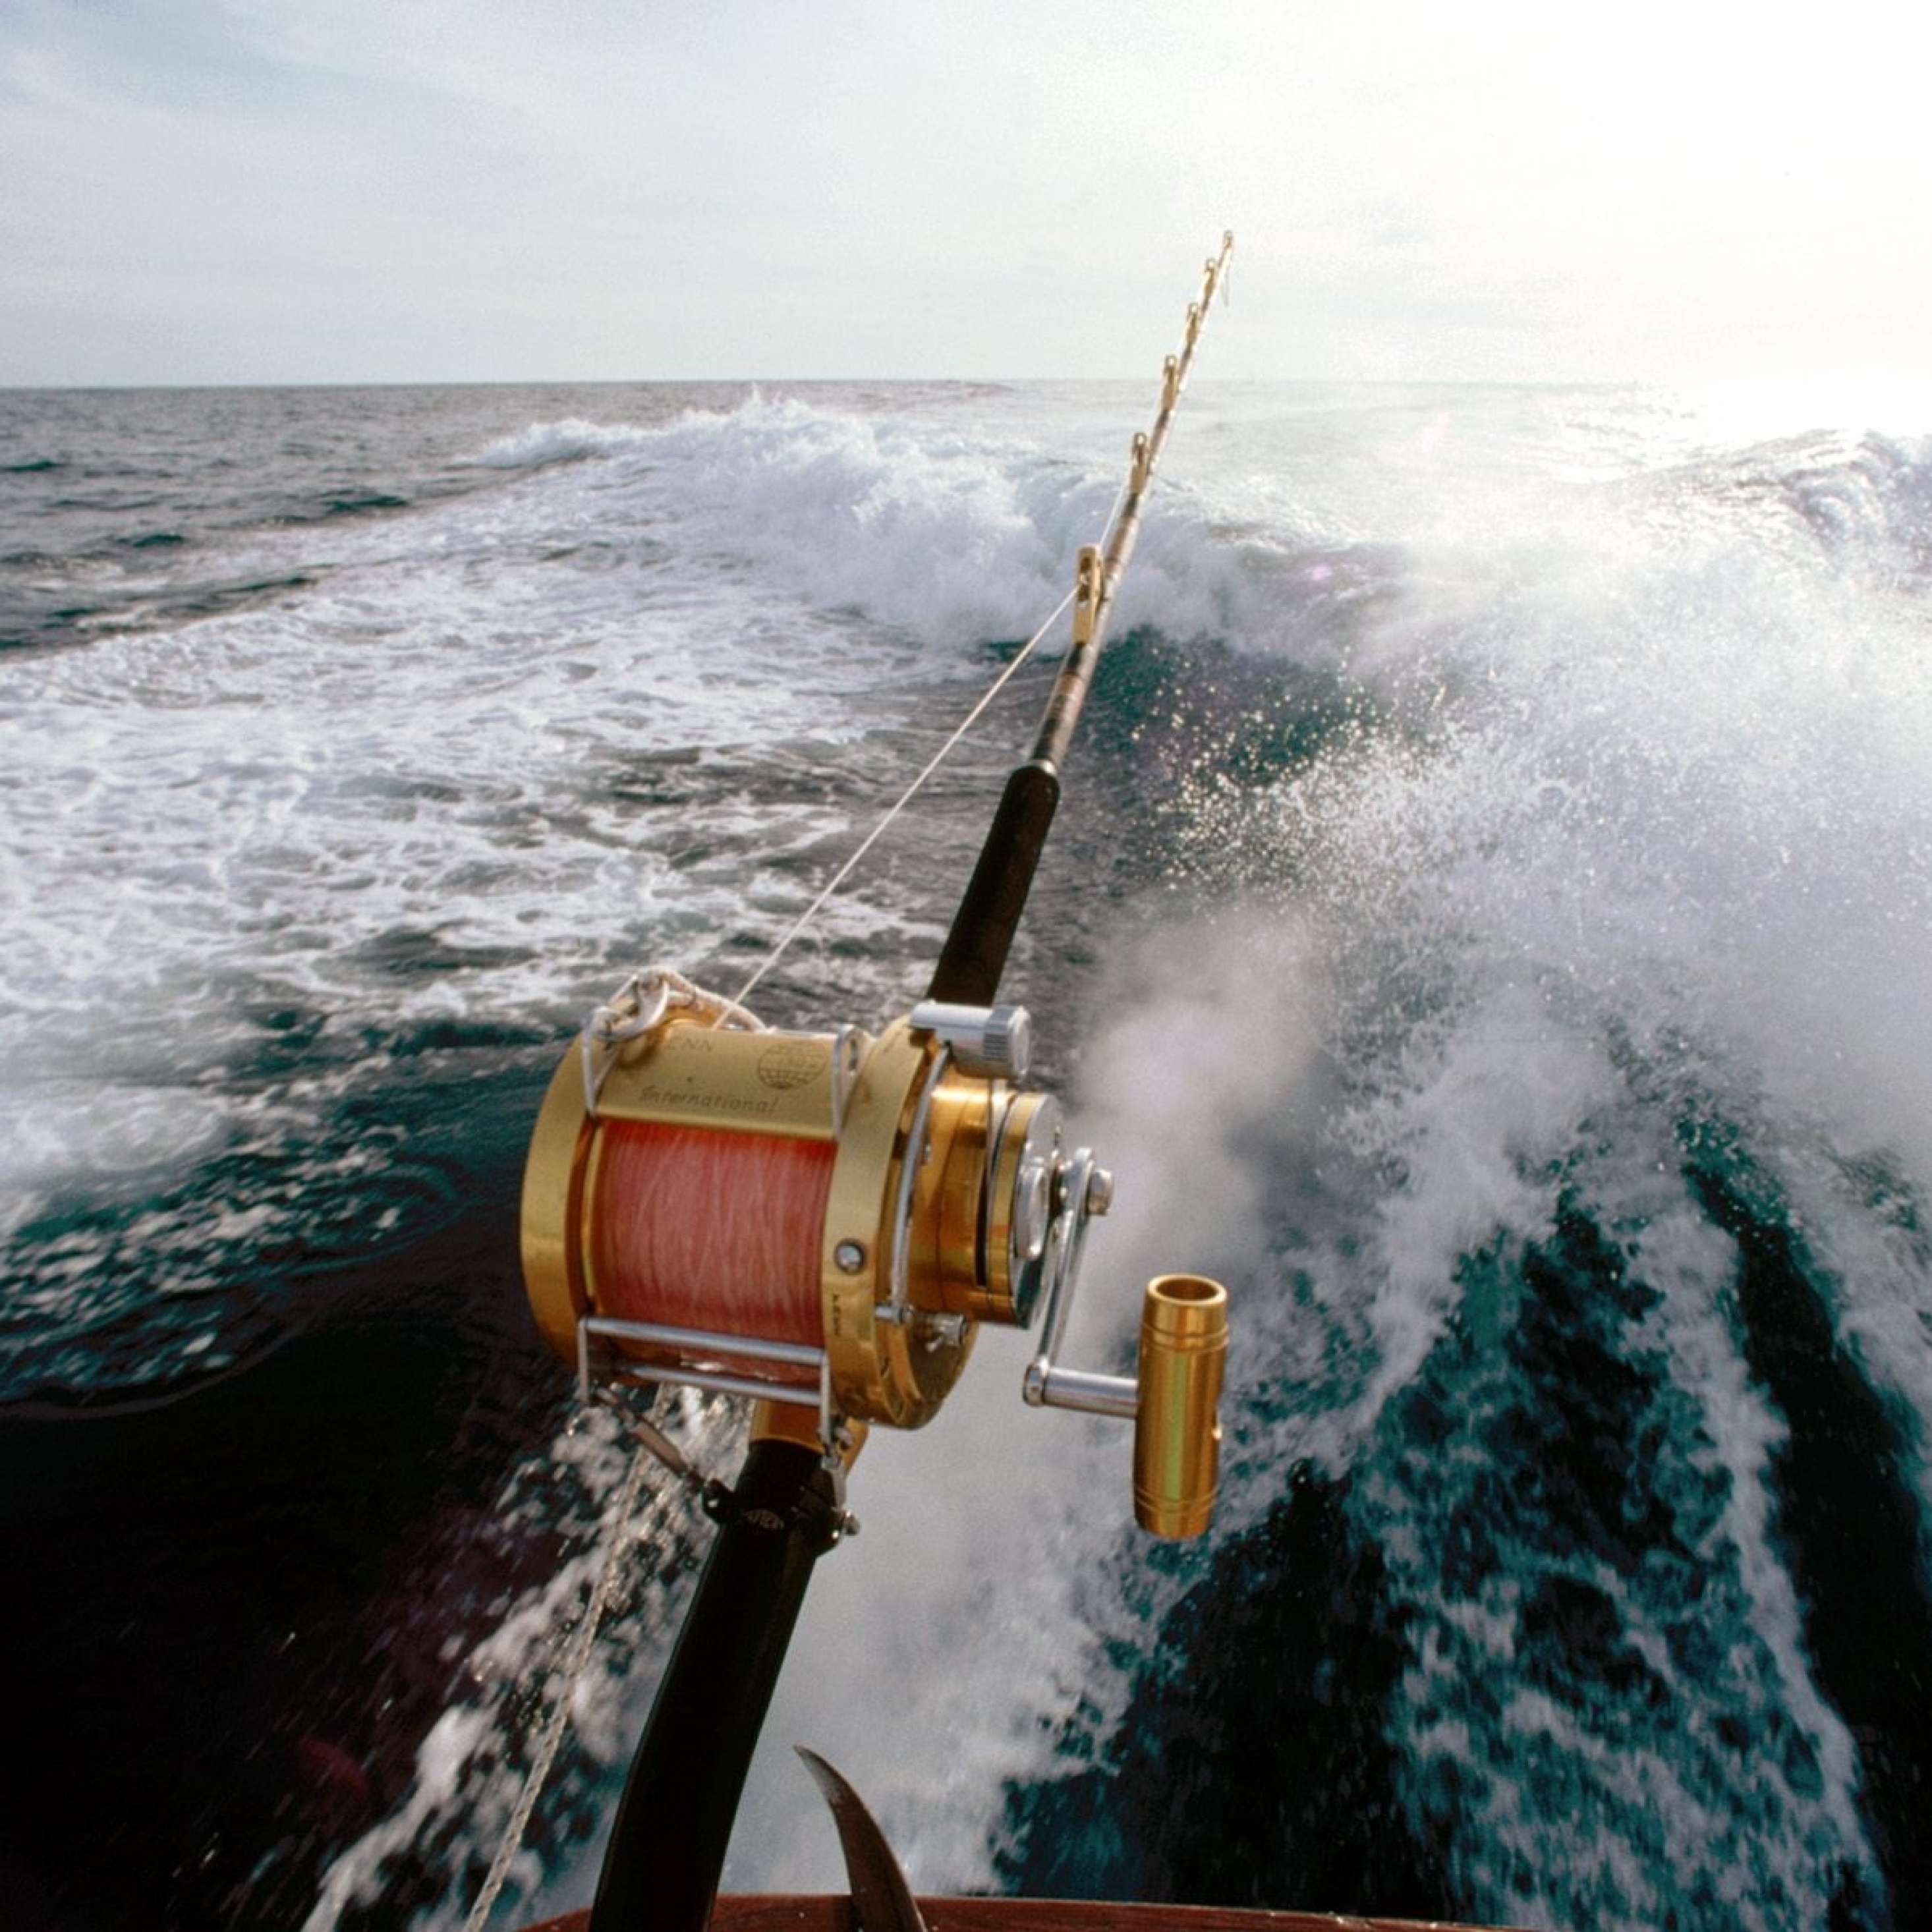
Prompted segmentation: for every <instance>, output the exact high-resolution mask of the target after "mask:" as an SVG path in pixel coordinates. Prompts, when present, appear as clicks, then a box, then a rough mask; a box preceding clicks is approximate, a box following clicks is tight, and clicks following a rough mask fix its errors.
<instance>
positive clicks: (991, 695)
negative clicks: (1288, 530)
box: [735, 491, 1125, 1006]
mask: <svg viewBox="0 0 1932 1932" xmlns="http://www.w3.org/2000/svg"><path fill="white" fill-rule="evenodd" d="M1122 494H1123V495H1124V494H1125V492H1124V491H1123V492H1122ZM1116 507H1118V499H1116ZM1109 520H1110V521H1111V520H1112V519H1111V517H1110V518H1109ZM1072 602H1073V592H1072V591H1069V592H1067V595H1065V596H1064V597H1063V598H1061V600H1060V601H1059V602H1058V604H1055V606H1054V607H1053V608H1052V610H1051V611H1049V613H1048V614H1047V617H1046V622H1044V623H1043V624H1042V625H1040V628H1039V629H1038V630H1037V631H1034V634H1033V635H1032V636H1031V637H1029V638H1028V640H1026V642H1025V643H1024V644H1022V646H1020V649H1019V655H1018V656H1016V658H1014V659H1013V662H1012V663H1011V664H1008V665H1007V667H1006V669H1005V670H1003V671H1001V673H1000V674H999V676H998V677H996V678H995V679H994V680H993V682H992V684H991V685H989V686H988V687H987V688H986V691H985V692H984V693H983V695H982V696H981V697H980V701H979V703H977V704H976V705H974V707H973V708H972V709H971V711H969V712H967V714H966V715H965V717H964V718H962V719H961V720H960V721H959V724H958V725H957V726H956V727H955V729H954V730H953V735H952V736H950V738H948V739H947V741H946V742H945V743H944V744H943V745H941V746H940V748H939V749H938V751H935V752H934V754H932V757H931V758H930V759H929V760H927V762H926V767H925V769H923V770H922V771H921V772H920V773H919V775H918V777H916V778H914V779H913V781H912V783H911V784H909V785H907V787H906V788H905V790H904V791H903V792H902V793H901V794H900V795H899V798H898V802H897V803H896V804H895V805H893V806H892V809H891V810H890V811H888V812H887V813H886V815H885V817H883V818H882V819H880V820H879V822H878V823H877V824H876V825H875V826H873V827H872V829H871V831H870V832H868V833H867V834H866V835H865V839H864V841H862V843H861V844H860V845H859V849H858V850H856V852H854V853H853V854H852V856H851V857H850V858H849V859H847V860H846V861H845V862H844V865H841V866H840V867H839V868H838V871H835V873H833V874H832V877H831V879H830V880H829V882H828V883H826V886H825V889H824V890H823V891H822V892H820V894H819V895H818V896H817V898H815V899H814V900H813V901H812V902H811V904H809V905H808V906H807V907H805V910H804V911H802V913H799V916H798V917H797V918H796V919H793V922H791V924H790V926H789V927H787V929H786V930H785V932H784V935H783V936H782V937H781V938H780V939H779V941H778V944H776V945H775V946H774V947H772V950H771V951H770V952H769V953H767V954H766V956H765V957H764V959H763V961H762V962H760V965H759V966H758V968H757V971H755V972H754V973H753V974H752V975H751V977H750V978H749V979H748V980H746V981H745V983H744V984H743V985H742V986H740V987H739V989H738V992H737V998H736V1001H735V1004H737V1005H739V1006H742V1005H743V1004H744V1003H745V1000H746V999H747V998H748V997H749V996H750V994H751V989H752V988H753V987H754V986H756V985H757V983H758V982H759V981H760V980H762V979H763V977H765V975H766V974H767V973H769V971H771V970H772V968H773V967H774V966H775V965H777V964H778V961H779V959H781V957H782V956H783V955H784V951H785V949H786V948H787V947H788V946H790V944H791V943H792V941H793V940H794V939H796V938H797V937H798V936H799V934H800V933H801V932H803V931H804V930H805V928H806V927H807V926H809V925H810V924H811V922H812V921H813V920H814V919H816V918H817V916H818V915H819V913H820V912H821V911H822V910H823V909H824V906H825V902H826V900H828V899H829V898H831V896H832V894H833V893H834V892H836V891H837V890H838V888H839V887H840V886H842V885H843V884H844V883H845V881H846V880H847V879H848V878H850V877H851V875H852V873H853V869H854V868H856V866H857V865H858V863H859V860H860V859H862V858H864V857H865V854H866V853H868V852H869V851H870V850H871V849H872V847H874V845H875V844H877V843H878V841H879V840H880V838H882V837H883V835H884V834H885V832H886V828H887V827H888V826H889V825H890V824H891V823H892V820H894V819H895V818H896V817H898V815H899V814H900V813H901V812H902V811H904V809H905V808H906V807H907V805H910V803H911V802H913V799H915V798H916V796H918V795H919V791H920V790H921V789H922V787H923V786H924V785H925V784H926V781H927V779H929V778H931V777H932V775H933V773H934V772H936V771H937V770H938V769H939V767H940V766H941V764H943V763H944V762H945V760H946V759H947V757H949V756H950V754H951V753H952V751H953V747H954V746H955V745H957V744H958V743H959V741H960V739H962V738H963V737H965V735H966V733H968V731H970V730H972V728H973V727H974V725H975V724H977V723H978V722H979V721H980V714H981V713H982V712H984V711H985V709H986V707H987V706H988V705H989V704H991V703H992V701H993V700H994V699H995V698H996V697H998V696H999V694H1000V693H1001V691H1002V690H1004V688H1005V686H1006V683H1007V679H1009V678H1010V677H1011V676H1013V673H1015V672H1016V670H1019V667H1020V666H1021V665H1022V664H1025V662H1026V661H1027V659H1028V658H1030V657H1031V656H1032V655H1033V653H1034V649H1035V647H1036V646H1037V645H1038V644H1039V643H1040V640H1041V638H1043V637H1045V636H1046V634H1047V632H1048V631H1050V630H1052V628H1053V627H1054V625H1055V623H1057V622H1058V621H1059V619H1060V617H1061V613H1063V612H1064V611H1065V610H1066V608H1067V605H1068V604H1071V603H1072Z"/></svg>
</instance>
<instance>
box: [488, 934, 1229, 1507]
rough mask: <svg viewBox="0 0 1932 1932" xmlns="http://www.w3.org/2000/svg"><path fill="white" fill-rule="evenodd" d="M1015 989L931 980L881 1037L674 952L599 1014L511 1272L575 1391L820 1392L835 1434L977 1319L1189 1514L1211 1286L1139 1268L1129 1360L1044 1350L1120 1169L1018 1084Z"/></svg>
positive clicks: (956, 1343)
mask: <svg viewBox="0 0 1932 1932" xmlns="http://www.w3.org/2000/svg"><path fill="white" fill-rule="evenodd" d="M1030 1046H1031V1024H1030V1022H1029V1020H1028V1016H1027V1013H1026V1011H1025V1009H1024V1008H1023V1007H1011V1006H1004V1007H990V1008H985V1007H963V1006H955V1005H949V1004H941V1003H937V1002H929V1003H927V1004H925V1005H922V1006H920V1007H915V1008H914V1009H913V1011H912V1012H911V1013H910V1014H908V1015H907V1016H905V1017H904V1019H900V1020H897V1021H895V1022H893V1023H892V1025H889V1026H888V1027H887V1028H886V1029H885V1031H883V1033H881V1034H880V1035H879V1036H878V1037H877V1038H873V1037H870V1036H868V1035H867V1034H864V1033H862V1032H860V1031H858V1030H857V1029H856V1028H842V1029H841V1030H840V1031H836V1032H833V1033H824V1034H813V1033H790V1032H782V1031H776V1030H774V1029H771V1028H765V1027H762V1026H760V1025H758V1024H757V1022H755V1021H754V1020H752V1019H751V1016H749V1015H748V1014H746V1013H743V1012H742V1010H739V1009H737V1008H735V1007H730V1005H729V1004H727V1003H726V1002H724V1001H719V1000H717V999H715V998H712V996H709V995H704V994H703V993H700V992H699V991H698V989H696V988H694V987H692V986H690V985H689V983H688V982H686V981H684V980H681V979H679V978H678V977H677V976H676V975H675V974H668V973H665V972H662V971H658V972H655V973H650V974H639V975H637V976H634V977H633V979H632V980H631V981H630V982H629V983H628V984H627V985H626V986H625V988H624V989H622V992H620V993H619V995H617V996H616V998H614V999H613V1001H610V1003H609V1004H607V1005H606V1006H604V1007H600V1008H599V1009H598V1012H597V1013H596V1014H595V1016H592V1020H591V1022H590V1024H589V1026H587V1027H586V1029H585V1031H584V1032H583V1035H582V1037H581V1039H580V1042H579V1044H578V1046H577V1050H576V1051H574V1052H572V1053H571V1055H569V1056H568V1058H566V1059H565V1061H564V1063H563V1064H562V1066H561V1067H559V1069H558V1070H557V1073H556V1076H555V1077H554V1078H553V1080H552V1081H551V1083H550V1091H549V1092H548V1094H547V1096H546V1097H545V1099H544V1103H543V1106H542V1109H541V1112H540V1113H539V1115H538V1120H537V1124H536V1130H535V1135H534V1136H533V1138H532V1142H531V1146H530V1152H529V1163H528V1166H527V1167H526V1172H525V1175H524V1183H523V1275H524V1281H525V1284H526V1287H527V1289H528V1292H529V1299H530V1306H531V1308H532V1311H533V1312H534V1313H535V1316H536V1319H537V1322H538V1326H539V1328H541V1330H542V1331H543V1333H544V1337H545V1338H546V1340H547V1341H548V1342H549V1343H550V1346H551V1348H552V1349H553V1350H555V1351H556V1353H557V1354H558V1355H560V1356H562V1357H563V1358H565V1360H566V1361H573V1362H574V1364H575V1365H576V1367H577V1371H578V1374H579V1376H580V1382H581V1383H582V1385H583V1392H584V1394H585V1395H586V1397H589V1395H590V1394H592V1391H593V1390H595V1389H598V1388H608V1387H611V1386H614V1385H626V1384H631V1385H634V1384H653V1383H659V1382H671V1383H682V1384H685V1385H690V1386H694V1387H697V1388H706V1389H712V1390H718V1391H723V1392H724V1393H726V1394H733V1395H740V1396H748V1397H753V1398H754V1399H757V1400H763V1401H765V1402H768V1403H777V1404H779V1405H781V1406H782V1407H781V1411H780V1412H779V1413H778V1417H777V1418H776V1419H775V1421H774V1422H773V1423H772V1427H773V1428H774V1429H775V1430H776V1432H777V1433H787V1434H791V1435H793V1436H799V1435H801V1434H802V1433H805V1430H806V1429H807V1428H808V1427H809V1426H810V1425H808V1424H806V1423H805V1417H806V1416H808V1415H811V1412H814V1411H815V1412H816V1427H815V1435H816V1439H817V1442H818V1443H819V1444H820V1447H821V1448H822V1449H823V1452H824V1454H826V1457H827V1458H828V1460H829V1459H832V1458H833V1457H848V1456H849V1454H850V1450H851V1447H852V1444H853V1430H852V1429H851V1427H850V1425H851V1424H871V1423H879V1424H886V1425H889V1426H890V1427H896V1428H902V1429H909V1428H916V1427H919V1425H920V1424H923V1423H925V1422H926V1421H929V1420H930V1419H931V1418H932V1416H933V1415H935V1414H936V1413H937V1412H938V1409H939V1407H940V1406H941V1403H943V1402H944V1400H945V1399H946V1397H947V1394H948V1393H949V1392H950V1390H951V1388H952V1387H953V1383H954V1382H956V1380H957V1379H958V1377H959V1373H960V1371H961V1370H962V1368H963V1367H965V1362H966V1359H967V1357H968V1354H969V1353H970V1352H971V1349H972V1346H973V1340H974V1335H975V1333H976V1332H977V1327H978V1325H979V1324H980V1323H981V1322H995V1323H998V1324H999V1325H1002V1326H1004V1327H1010V1328H1027V1327H1028V1326H1029V1325H1031V1322H1032V1321H1033V1319H1034V1314H1035V1313H1036V1311H1037V1310H1040V1308H1042V1307H1044V1310H1045V1323H1044V1334H1045V1337H1046V1340H1045V1341H1044V1343H1043V1346H1042V1348H1041V1349H1040V1352H1039V1354H1038V1355H1037V1356H1036V1358H1035V1359H1034V1363H1033V1364H1032V1366H1031V1368H1030V1369H1029V1370H1028V1375H1027V1379H1026V1384H1025V1395H1026V1397H1027V1399H1028V1400H1029V1401H1030V1402H1033V1403H1041V1404H1046V1405H1049V1406H1061V1407H1072V1408H1079V1409H1088V1410H1091V1411H1096V1412H1101V1413H1106V1414H1112V1415H1131V1416H1133V1417H1134V1418H1136V1427H1137V1447H1136V1461H1135V1471H1136V1473H1135V1493H1136V1513H1137V1514H1138V1515H1139V1520H1141V1522H1142V1525H1143V1526H1145V1527H1146V1528H1148V1529H1151V1530H1153V1531H1154V1532H1156V1533H1157V1534H1160V1535H1168V1536H1182V1535H1196V1534H1199V1532H1200V1531H1201V1530H1202V1529H1205V1527H1206V1526H1207V1522H1208V1516H1209V1514H1211V1510H1212V1508H1213V1501H1214V1491H1215V1488H1216V1485H1217V1480H1218V1455H1217V1451H1218V1445H1219V1441H1220V1425H1219V1422H1218V1421H1217V1406H1218V1402H1219V1397H1220V1380H1221V1364H1222V1361H1223V1355H1224V1353H1225V1350H1226V1338H1227V1315H1226V1292H1225V1291H1224V1290H1223V1289H1221V1288H1220V1287H1219V1286H1217V1285H1216V1284H1215V1283H1211V1282H1207V1281H1204V1280H1200V1279H1199V1278H1198V1277H1179V1276H1166V1277H1161V1278H1160V1280H1157V1281H1156V1282H1154V1283H1153V1284H1152V1285H1151V1286H1150V1288H1149V1289H1148V1295H1147V1304H1146V1310H1145V1318H1144V1320H1143V1322H1142V1343H1141V1359H1140V1370H1139V1376H1138V1379H1136V1380H1131V1381H1130V1380H1127V1379H1124V1378H1118V1377H1111V1376H1090V1375H1083V1374H1081V1373H1078V1372H1076V1371H1071V1370H1066V1369H1064V1368H1061V1367H1058V1366H1057V1365H1056V1364H1055V1362H1054V1361H1053V1359H1052V1358H1053V1356H1054V1355H1055V1354H1056V1353H1057V1352H1058V1347H1059V1344H1060V1340H1061V1336H1062V1334H1064V1329H1065V1326H1066V1322H1067V1314H1068V1311H1069V1309H1070V1303H1071V1295H1072V1289H1073V1277H1074V1274H1075V1271H1076V1268H1077V1265H1078V1262H1079V1256H1080V1252H1081V1249H1082V1244H1083V1239H1084V1235H1085V1229H1086V1226H1087V1223H1088V1220H1090V1219H1091V1217H1094V1215H1096V1214H1104V1213H1105V1212H1106V1208H1107V1206H1108V1205H1109V1201H1110V1199H1111V1197H1112V1179H1111V1177H1109V1175H1106V1173H1105V1172H1104V1171H1103V1170H1102V1169H1100V1168H1099V1167H1097V1166H1096V1165H1095V1163H1094V1158H1093V1156H1092V1154H1091V1153H1090V1152H1089V1151H1088V1150H1086V1149H1085V1148H1080V1149H1076V1150H1073V1151H1068V1150H1067V1148H1066V1147H1065V1145H1064V1131H1065V1130H1064V1121H1063V1118H1062V1115H1061V1109H1060V1107H1059V1105H1058V1103H1057V1102H1056V1101H1055V1100H1054V1099H1053V1098H1052V1097H1051V1096H1050V1095H1048V1094H1043V1093H1039V1092H1034V1091H1028V1090H1027V1089H1026V1088H1025V1087H1024V1086H1023V1085H1022V1082H1023V1081H1024V1079H1025V1075H1026V1072H1027V1067H1028V1058H1029V1052H1030Z"/></svg>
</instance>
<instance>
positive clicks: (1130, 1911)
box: [529, 1893, 1501, 1932]
mask: <svg viewBox="0 0 1932 1932" xmlns="http://www.w3.org/2000/svg"><path fill="white" fill-rule="evenodd" d="M918 1903H919V1912H920V1913H921V1915H922V1917H923V1918H925V1920H926V1927H927V1932H1474V1928H1470V1927H1461V1928H1457V1927H1451V1926H1450V1925H1448V1924H1446V1923H1445V1921H1442V1920H1440V1919H1433V1918H1431V1919H1419V1918H1360V1917H1355V1916H1351V1915H1348V1914H1346V1913H1344V1914H1340V1915H1337V1914H1334V1913H1331V1912H1262V1911H1250V1910H1235V1909H1224V1908H1221V1907H1218V1906H1201V1905H1140V1904H1123V1903H1113V1902H1111V1901H1109V1900H1091V1899H1082V1900H1073V1899H1057V1898H922V1899H920V1900H919V1901H918ZM856 1922H857V1921H856V1919H855V1918H854V1917H853V1911H852V1901H851V1900H850V1898H848V1897H845V1896H844V1895H843V1894H826V1893H765V1894H756V1895H747V1896H744V1897H721V1898H720V1899H719V1900H718V1903H717V1905H716V1906H715V1909H713V1911H712V1916H711V1924H712V1927H714V1928H716V1932H853V1928H854V1927H855V1926H856ZM589 1924H590V1914H589V1912H588V1911H583V1912H566V1913H565V1915H563V1916H562V1917H561V1918H550V1919H546V1920H544V1922H543V1923H542V1924H540V1925H533V1926H532V1927H529V1932H588V1928H589ZM1496 1932H1501V1928H1497V1929H1496Z"/></svg>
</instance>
